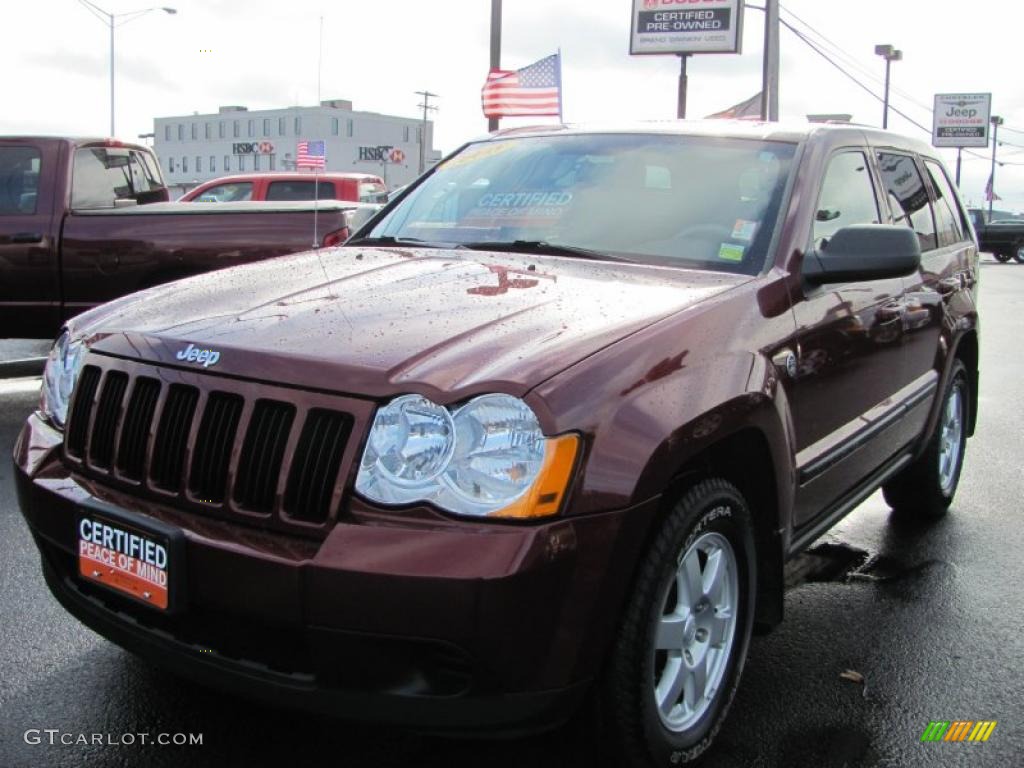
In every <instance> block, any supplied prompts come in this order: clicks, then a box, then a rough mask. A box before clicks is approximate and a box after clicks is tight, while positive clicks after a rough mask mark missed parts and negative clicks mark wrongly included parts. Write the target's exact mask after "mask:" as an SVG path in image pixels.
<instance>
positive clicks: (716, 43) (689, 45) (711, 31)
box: [629, 0, 743, 54]
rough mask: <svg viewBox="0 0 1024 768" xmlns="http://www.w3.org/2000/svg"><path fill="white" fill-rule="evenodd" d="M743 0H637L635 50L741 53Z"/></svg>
mask: <svg viewBox="0 0 1024 768" xmlns="http://www.w3.org/2000/svg"><path fill="white" fill-rule="evenodd" d="M742 43H743V0H633V24H632V31H631V34H630V39H629V52H630V53H631V54H648V53H739V52H740V48H741V47H742Z"/></svg>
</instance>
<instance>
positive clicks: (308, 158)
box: [295, 141, 327, 170]
mask: <svg viewBox="0 0 1024 768" xmlns="http://www.w3.org/2000/svg"><path fill="white" fill-rule="evenodd" d="M295 167H296V168H319V169H320V170H324V169H325V168H326V167H327V151H326V149H325V148H324V143H323V142H322V141H300V142H299V145H298V147H297V148H296V152H295Z"/></svg>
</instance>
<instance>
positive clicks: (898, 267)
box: [803, 224, 921, 285]
mask: <svg viewBox="0 0 1024 768" xmlns="http://www.w3.org/2000/svg"><path fill="white" fill-rule="evenodd" d="M920 266H921V243H920V241H919V240H918V239H917V233H916V232H914V230H912V229H910V227H906V226H903V225H894V224H852V225H850V226H848V227H843V228H842V229H839V230H836V232H835V234H833V235H832V237H831V238H829V239H828V241H827V242H826V243H824V244H823V245H822V246H821V247H820V248H816V249H814V250H811V251H808V252H807V254H806V256H805V257H804V266H803V276H804V279H805V280H806V281H807V282H808V283H810V284H811V285H822V284H824V283H852V282H858V281H864V280H882V279H885V278H890V277H904V276H906V275H910V274H913V273H914V272H916V271H917V269H918V268H919V267H920Z"/></svg>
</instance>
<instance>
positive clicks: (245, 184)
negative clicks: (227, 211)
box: [194, 181, 252, 203]
mask: <svg viewBox="0 0 1024 768" xmlns="http://www.w3.org/2000/svg"><path fill="white" fill-rule="evenodd" d="M194 199H196V200H201V201H202V202H204V203H237V202H240V201H243V200H252V182H250V181H236V182H234V183H231V184H218V185H217V186H215V187H210V188H209V189H207V190H206V191H205V192H203V193H202V194H200V195H197V196H196V197H195V198H194Z"/></svg>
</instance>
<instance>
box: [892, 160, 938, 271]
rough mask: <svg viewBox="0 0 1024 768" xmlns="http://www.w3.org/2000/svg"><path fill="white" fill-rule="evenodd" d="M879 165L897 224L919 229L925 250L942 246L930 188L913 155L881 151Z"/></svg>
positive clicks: (919, 238)
mask: <svg viewBox="0 0 1024 768" xmlns="http://www.w3.org/2000/svg"><path fill="white" fill-rule="evenodd" d="M878 166H879V169H880V170H881V172H882V185H883V186H884V187H885V194H886V196H887V197H888V198H889V206H890V208H892V215H893V218H894V219H895V220H896V223H897V224H906V225H907V226H908V227H910V228H911V229H913V230H914V232H916V233H917V239H918V240H920V242H921V250H922V251H931V250H934V249H935V248H937V247H938V243H937V241H936V238H935V222H934V221H933V220H932V210H931V206H930V205H929V204H928V190H927V188H926V187H925V185H924V179H922V178H921V172H920V171H918V170H917V163H915V162H914V158H913V157H911V156H910V155H900V154H897V153H895V152H879V153H878Z"/></svg>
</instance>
